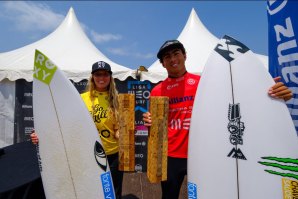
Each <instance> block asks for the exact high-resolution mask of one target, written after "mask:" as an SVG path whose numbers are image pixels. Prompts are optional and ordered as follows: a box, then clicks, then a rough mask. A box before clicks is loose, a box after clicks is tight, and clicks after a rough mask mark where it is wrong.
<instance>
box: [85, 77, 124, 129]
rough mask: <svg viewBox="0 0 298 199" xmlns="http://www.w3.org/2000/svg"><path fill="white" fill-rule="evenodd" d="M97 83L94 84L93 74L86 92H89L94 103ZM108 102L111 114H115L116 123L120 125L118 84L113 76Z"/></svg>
mask: <svg viewBox="0 0 298 199" xmlns="http://www.w3.org/2000/svg"><path fill="white" fill-rule="evenodd" d="M95 90H96V89H95V83H94V78H93V75H92V74H91V75H90V77H89V80H88V83H87V87H86V91H89V94H90V99H91V101H92V102H93V101H94V97H95V96H94V91H95ZM108 93H109V95H108V98H109V99H108V101H109V107H108V111H109V113H110V114H113V115H114V116H115V119H116V122H117V124H118V121H119V117H118V108H119V103H118V91H117V88H116V84H115V81H114V78H113V77H112V75H111V76H110V84H109V86H108Z"/></svg>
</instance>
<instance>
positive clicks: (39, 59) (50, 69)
mask: <svg viewBox="0 0 298 199" xmlns="http://www.w3.org/2000/svg"><path fill="white" fill-rule="evenodd" d="M56 70H57V66H55V65H54V64H53V63H52V61H51V60H50V59H49V58H47V57H46V56H45V55H44V54H42V53H41V52H39V51H38V50H36V51H35V59H34V74H33V77H34V78H35V79H38V80H39V81H41V82H43V83H45V84H48V85H49V84H50V83H51V81H52V78H53V76H54V74H55V72H56Z"/></svg>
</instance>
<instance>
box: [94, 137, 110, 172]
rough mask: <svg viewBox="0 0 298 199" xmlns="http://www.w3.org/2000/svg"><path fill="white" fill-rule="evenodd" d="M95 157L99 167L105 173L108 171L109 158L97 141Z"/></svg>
mask: <svg viewBox="0 0 298 199" xmlns="http://www.w3.org/2000/svg"><path fill="white" fill-rule="evenodd" d="M94 156H95V160H96V162H97V164H98V166H99V167H100V168H101V169H102V170H103V171H107V165H108V162H107V156H106V153H105V151H104V149H103V147H102V145H101V144H100V143H99V142H98V141H95V144H94Z"/></svg>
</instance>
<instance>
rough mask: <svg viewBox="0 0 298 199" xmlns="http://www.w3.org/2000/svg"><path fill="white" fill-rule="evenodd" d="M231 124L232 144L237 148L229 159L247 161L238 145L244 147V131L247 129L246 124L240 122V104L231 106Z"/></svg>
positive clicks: (229, 155) (229, 129) (232, 151)
mask: <svg viewBox="0 0 298 199" xmlns="http://www.w3.org/2000/svg"><path fill="white" fill-rule="evenodd" d="M228 115H229V116H228V118H229V124H228V131H229V132H230V137H229V139H230V143H231V144H232V145H235V147H234V148H233V149H232V150H231V152H230V153H229V154H228V157H231V156H232V158H236V159H242V160H246V157H245V156H244V154H243V153H242V151H241V150H240V148H238V145H243V138H242V136H243V131H244V129H245V126H244V123H243V122H241V121H240V119H241V115H240V104H239V103H238V104H229V114H228Z"/></svg>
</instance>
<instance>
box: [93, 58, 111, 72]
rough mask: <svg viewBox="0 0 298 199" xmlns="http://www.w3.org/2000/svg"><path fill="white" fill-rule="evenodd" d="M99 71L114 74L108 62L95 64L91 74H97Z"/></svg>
mask: <svg viewBox="0 0 298 199" xmlns="http://www.w3.org/2000/svg"><path fill="white" fill-rule="evenodd" d="M98 70H106V71H108V72H109V73H110V74H112V70H111V66H110V64H108V63H107V62H104V61H98V62H95V63H94V64H93V65H92V72H91V74H93V73H95V72H96V71H98Z"/></svg>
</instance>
